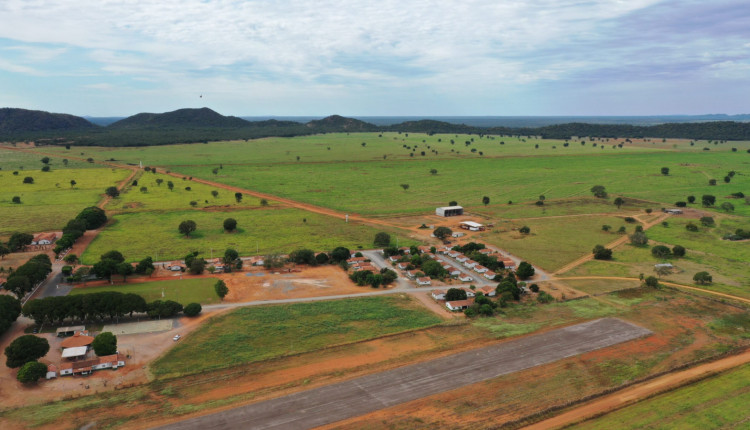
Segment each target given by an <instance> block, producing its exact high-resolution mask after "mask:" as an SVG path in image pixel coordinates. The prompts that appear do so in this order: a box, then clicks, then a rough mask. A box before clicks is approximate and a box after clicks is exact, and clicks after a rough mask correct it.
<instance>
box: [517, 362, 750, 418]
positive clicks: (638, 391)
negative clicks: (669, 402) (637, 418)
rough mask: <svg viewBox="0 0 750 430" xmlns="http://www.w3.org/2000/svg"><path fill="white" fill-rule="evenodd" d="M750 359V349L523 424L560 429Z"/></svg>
mask: <svg viewBox="0 0 750 430" xmlns="http://www.w3.org/2000/svg"><path fill="white" fill-rule="evenodd" d="M748 362H750V351H746V352H744V353H742V354H739V355H733V356H731V357H727V358H723V359H721V360H717V361H713V362H711V363H706V364H702V365H700V366H696V367H693V368H690V369H686V370H682V371H679V372H675V373H670V374H668V375H664V376H661V377H659V378H655V379H652V380H650V381H647V382H643V383H640V384H636V385H634V386H632V387H629V388H625V389H623V390H620V391H618V392H616V393H614V394H610V395H608V396H605V397H601V398H599V399H597V400H594V401H592V402H589V403H587V404H585V405H583V406H581V407H578V408H575V409H573V410H570V411H568V412H564V413H562V414H560V415H557V416H555V417H552V418H549V419H547V420H544V421H540V422H538V423H536V424H533V425H530V426H527V427H524V428H525V429H527V430H542V429H545V430H546V429H554V428H561V427H565V426H568V425H571V424H575V423H578V422H581V421H585V420H586V419H588V418H592V417H595V416H598V415H601V414H604V413H607V412H612V411H614V410H617V409H620V408H622V407H625V406H628V405H631V404H633V403H636V402H638V401H640V400H642V399H645V398H648V397H651V396H653V395H655V394H659V393H663V392H666V391H669V390H672V389H675V388H678V387H680V386H683V385H685V384H689V383H691V382H693V381H697V380H700V379H702V378H705V377H707V376H710V375H713V374H717V373H719V372H723V371H725V370H728V369H731V368H734V367H737V366H740V365H742V364H745V363H748Z"/></svg>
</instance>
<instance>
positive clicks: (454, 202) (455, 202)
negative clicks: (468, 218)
mask: <svg viewBox="0 0 750 430" xmlns="http://www.w3.org/2000/svg"><path fill="white" fill-rule="evenodd" d="M448 206H458V202H457V201H455V200H451V201H449V202H448Z"/></svg>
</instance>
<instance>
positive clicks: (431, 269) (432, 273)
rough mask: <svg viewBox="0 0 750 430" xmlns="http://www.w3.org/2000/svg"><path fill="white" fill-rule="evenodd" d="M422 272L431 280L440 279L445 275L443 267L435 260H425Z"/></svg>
mask: <svg viewBox="0 0 750 430" xmlns="http://www.w3.org/2000/svg"><path fill="white" fill-rule="evenodd" d="M421 270H422V272H423V273H424V274H425V275H427V276H429V277H431V278H440V277H442V276H445V274H446V273H447V272H446V270H445V269H444V268H443V265H442V264H440V263H438V262H437V261H435V260H427V261H425V262H423V263H422V268H421Z"/></svg>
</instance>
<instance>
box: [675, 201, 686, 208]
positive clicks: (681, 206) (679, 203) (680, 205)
mask: <svg viewBox="0 0 750 430" xmlns="http://www.w3.org/2000/svg"><path fill="white" fill-rule="evenodd" d="M674 205H675V206H677V207H678V208H684V207H685V206H687V202H676V203H675V204H674Z"/></svg>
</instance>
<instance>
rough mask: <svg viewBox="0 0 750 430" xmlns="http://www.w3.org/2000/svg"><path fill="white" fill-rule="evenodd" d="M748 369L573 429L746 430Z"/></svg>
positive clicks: (722, 375)
mask: <svg viewBox="0 0 750 430" xmlns="http://www.w3.org/2000/svg"><path fill="white" fill-rule="evenodd" d="M748 380H750V365H744V366H742V367H739V368H737V369H734V370H731V371H728V372H725V373H722V374H720V375H718V376H714V377H711V378H708V379H705V380H703V381H700V382H697V383H694V384H691V385H688V386H685V387H683V388H679V389H676V390H674V391H670V392H668V393H664V394H661V395H659V396H656V397H653V398H651V399H647V400H644V401H641V402H638V403H636V404H634V405H631V406H628V407H625V408H623V409H620V410H617V411H614V412H611V413H609V414H607V415H604V416H602V417H599V418H595V419H593V420H590V421H587V422H584V423H581V424H578V425H576V426H575V428H576V429H581V430H583V429H613V428H617V429H644V428H658V429H696V430H697V429H700V430H704V429H720V428H747V427H748V410H747V405H748V404H750V385H748V383H747V381H748Z"/></svg>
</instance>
